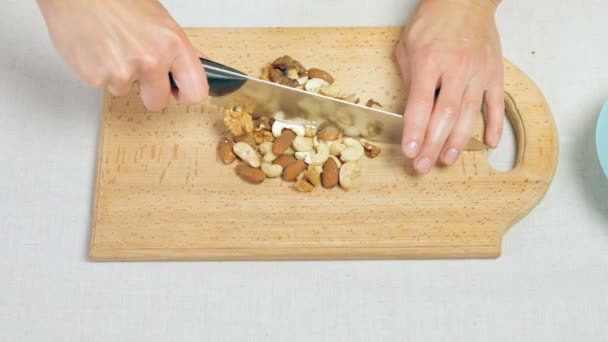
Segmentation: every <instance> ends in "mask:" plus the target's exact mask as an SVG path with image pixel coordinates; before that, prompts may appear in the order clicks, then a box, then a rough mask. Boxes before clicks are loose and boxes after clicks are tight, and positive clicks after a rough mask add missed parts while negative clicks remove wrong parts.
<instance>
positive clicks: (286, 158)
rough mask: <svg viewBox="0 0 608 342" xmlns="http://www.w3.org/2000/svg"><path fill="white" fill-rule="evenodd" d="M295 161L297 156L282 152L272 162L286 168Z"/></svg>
mask: <svg viewBox="0 0 608 342" xmlns="http://www.w3.org/2000/svg"><path fill="white" fill-rule="evenodd" d="M295 161H296V158H295V157H294V156H293V154H281V155H280V156H278V157H277V159H275V160H274V161H273V162H272V164H275V165H281V166H282V167H283V168H286V167H288V166H289V165H291V163H294V162H295Z"/></svg>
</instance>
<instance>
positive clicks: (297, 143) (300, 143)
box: [291, 137, 313, 152]
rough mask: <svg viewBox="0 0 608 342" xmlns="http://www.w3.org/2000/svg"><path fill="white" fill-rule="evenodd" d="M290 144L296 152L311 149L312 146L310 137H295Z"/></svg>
mask: <svg viewBox="0 0 608 342" xmlns="http://www.w3.org/2000/svg"><path fill="white" fill-rule="evenodd" d="M291 146H293V149H294V150H296V151H297V152H307V151H312V148H313V142H312V138H307V137H296V138H295V139H294V140H293V142H292V143H291Z"/></svg>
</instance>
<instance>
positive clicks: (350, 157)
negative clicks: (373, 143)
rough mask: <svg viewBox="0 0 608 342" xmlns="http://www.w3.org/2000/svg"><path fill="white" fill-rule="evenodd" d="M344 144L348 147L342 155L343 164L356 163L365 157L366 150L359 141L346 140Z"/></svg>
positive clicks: (343, 141)
mask: <svg viewBox="0 0 608 342" xmlns="http://www.w3.org/2000/svg"><path fill="white" fill-rule="evenodd" d="M342 143H343V144H344V145H345V146H346V149H344V150H343V151H342V153H340V159H341V160H342V161H343V162H354V161H357V160H359V159H361V157H363V153H365V150H364V149H363V145H361V143H359V142H358V141H357V140H355V139H353V138H344V140H342Z"/></svg>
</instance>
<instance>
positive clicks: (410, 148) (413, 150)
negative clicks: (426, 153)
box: [404, 140, 418, 158]
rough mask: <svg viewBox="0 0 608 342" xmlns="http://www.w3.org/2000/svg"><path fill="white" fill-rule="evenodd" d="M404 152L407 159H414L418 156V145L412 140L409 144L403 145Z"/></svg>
mask: <svg viewBox="0 0 608 342" xmlns="http://www.w3.org/2000/svg"><path fill="white" fill-rule="evenodd" d="M404 152H405V155H406V156H407V157H408V158H414V157H416V154H418V143H417V142H416V141H414V140H410V142H408V143H407V144H406V145H405V150H404Z"/></svg>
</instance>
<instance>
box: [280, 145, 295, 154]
mask: <svg viewBox="0 0 608 342" xmlns="http://www.w3.org/2000/svg"><path fill="white" fill-rule="evenodd" d="M295 153H296V151H295V150H294V149H293V148H291V146H289V147H288V148H287V149H286V150H285V152H283V154H288V155H290V156H293V155H294V154H295Z"/></svg>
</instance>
